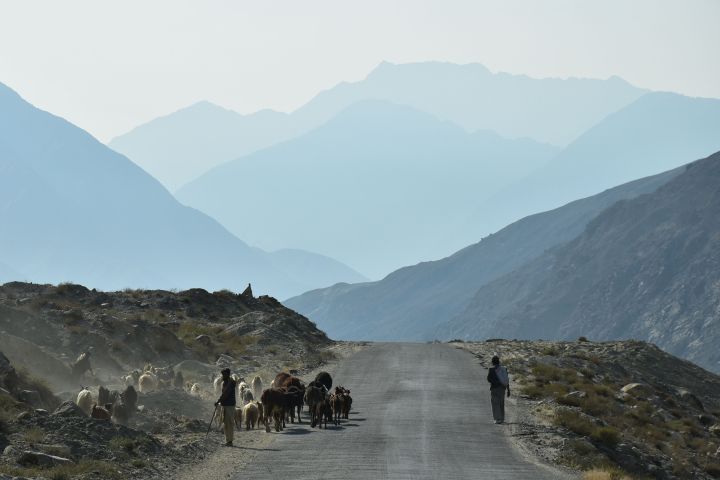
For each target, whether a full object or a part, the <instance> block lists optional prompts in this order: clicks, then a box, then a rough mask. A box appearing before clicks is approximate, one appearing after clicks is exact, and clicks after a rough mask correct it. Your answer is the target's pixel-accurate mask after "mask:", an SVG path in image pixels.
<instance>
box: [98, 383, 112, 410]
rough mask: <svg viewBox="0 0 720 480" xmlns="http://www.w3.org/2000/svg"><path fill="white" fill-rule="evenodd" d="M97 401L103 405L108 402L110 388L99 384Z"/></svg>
mask: <svg viewBox="0 0 720 480" xmlns="http://www.w3.org/2000/svg"><path fill="white" fill-rule="evenodd" d="M97 403H99V404H100V405H105V404H106V403H110V390H108V389H107V388H105V387H103V386H102V385H100V387H99V388H98V398H97Z"/></svg>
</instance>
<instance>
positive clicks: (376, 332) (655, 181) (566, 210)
mask: <svg viewBox="0 0 720 480" xmlns="http://www.w3.org/2000/svg"><path fill="white" fill-rule="evenodd" d="M681 172H682V169H675V170H673V171H670V172H665V173H663V174H659V175H656V176H653V177H649V178H644V179H640V180H636V181H634V182H630V183H628V184H625V185H621V186H618V187H615V188H613V189H610V190H607V191H605V192H603V193H600V194H597V195H594V196H592V197H589V198H585V199H582V200H577V201H575V202H572V203H570V204H568V205H565V206H563V207H560V208H558V209H555V210H553V211H550V212H544V213H539V214H536V215H532V216H529V217H526V218H524V219H522V220H519V221H517V222H515V223H513V224H512V225H509V226H507V227H505V228H504V229H502V230H500V231H499V232H497V233H495V234H493V235H490V236H488V237H486V238H484V239H483V240H482V241H480V242H478V243H476V244H474V245H471V246H469V247H466V248H464V249H462V250H460V251H459V252H457V253H455V254H453V255H451V256H450V257H447V258H444V259H442V260H437V261H433V262H425V263H420V264H418V265H415V266H412V267H405V268H402V269H399V270H397V271H395V272H393V273H391V274H390V275H388V276H387V277H386V278H384V279H383V280H381V281H378V282H369V283H362V284H357V285H347V284H339V285H334V286H333V287H330V288H326V289H319V290H314V291H310V292H307V293H304V294H303V295H300V296H298V297H294V298H291V299H289V300H287V301H286V302H285V304H287V305H288V306H289V307H290V308H293V309H295V310H297V311H299V312H302V313H303V314H305V315H307V316H308V317H310V318H312V319H313V320H314V321H316V322H318V324H319V325H320V326H321V328H323V329H324V330H325V331H327V332H328V333H329V334H330V335H331V336H335V337H337V338H355V339H365V340H430V339H432V338H434V336H435V335H436V334H437V333H436V328H437V323H438V322H442V321H443V319H450V318H452V317H453V316H454V315H457V314H459V313H461V312H462V310H463V309H464V308H465V307H466V306H467V304H468V303H469V301H470V300H471V299H472V297H473V295H474V294H475V293H476V292H477V290H478V289H479V288H480V287H481V286H482V285H484V284H486V283H488V282H491V281H492V280H494V279H496V278H499V277H500V276H502V275H503V274H506V273H509V272H511V271H512V270H513V269H515V268H517V267H519V266H521V265H523V264H524V263H526V262H528V261H530V260H532V259H533V258H536V257H538V256H539V255H541V254H542V253H543V252H544V251H545V250H547V249H549V248H552V247H554V246H556V245H558V244H561V243H564V242H567V241H570V240H572V239H573V238H575V237H576V236H577V235H579V234H580V233H582V231H583V229H584V228H585V226H586V225H587V223H588V222H589V221H590V220H592V219H593V218H594V217H595V216H596V215H598V214H599V213H600V212H601V211H603V210H604V209H605V208H607V207H609V206H611V205H612V204H614V203H615V202H617V201H619V200H622V199H627V198H633V197H636V196H638V195H641V194H643V193H647V192H651V191H653V190H655V189H657V188H658V187H659V186H660V185H663V184H664V183H666V182H667V181H669V180H670V179H672V178H674V177H675V176H676V175H678V174H680V173H681ZM451 336H452V335H450V334H447V335H445V334H444V335H443V336H442V337H443V338H450V337H451Z"/></svg>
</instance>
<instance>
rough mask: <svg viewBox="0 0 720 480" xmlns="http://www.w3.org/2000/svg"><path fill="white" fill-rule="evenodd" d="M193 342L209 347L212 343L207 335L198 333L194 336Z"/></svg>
mask: <svg viewBox="0 0 720 480" xmlns="http://www.w3.org/2000/svg"><path fill="white" fill-rule="evenodd" d="M195 343H199V344H200V345H205V346H206V347H209V346H210V345H212V339H211V338H210V336H208V335H205V334H203V335H198V336H197V337H195Z"/></svg>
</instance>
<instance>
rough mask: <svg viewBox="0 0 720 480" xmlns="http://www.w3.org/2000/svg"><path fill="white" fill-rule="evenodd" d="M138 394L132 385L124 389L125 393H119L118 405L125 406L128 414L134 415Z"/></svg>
mask: <svg viewBox="0 0 720 480" xmlns="http://www.w3.org/2000/svg"><path fill="white" fill-rule="evenodd" d="M137 401H138V394H137V392H136V391H135V388H134V387H133V386H132V385H128V386H127V387H125V391H123V392H122V393H120V403H123V404H125V405H127V407H128V408H129V409H130V414H133V413H135V410H136V409H137Z"/></svg>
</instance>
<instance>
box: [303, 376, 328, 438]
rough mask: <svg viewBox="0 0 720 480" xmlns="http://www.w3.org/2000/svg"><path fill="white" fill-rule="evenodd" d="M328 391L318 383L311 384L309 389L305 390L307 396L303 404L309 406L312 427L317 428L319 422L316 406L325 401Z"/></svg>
mask: <svg viewBox="0 0 720 480" xmlns="http://www.w3.org/2000/svg"><path fill="white" fill-rule="evenodd" d="M313 384H314V385H313ZM326 396H327V391H326V390H325V387H324V386H323V385H320V384H317V382H311V384H310V385H309V386H308V388H307V389H306V390H305V396H304V398H303V402H304V403H305V404H307V406H308V411H309V412H310V426H311V427H315V425H317V424H318V421H319V420H321V419H319V418H317V415H316V413H317V408H316V405H317V404H319V403H321V402H323V401H325V398H326Z"/></svg>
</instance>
